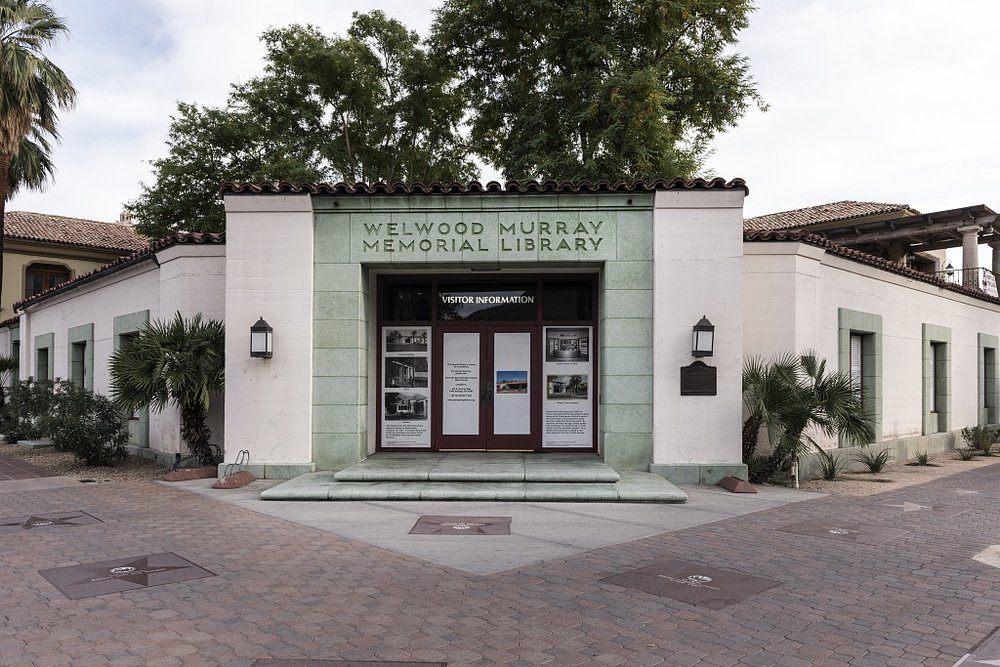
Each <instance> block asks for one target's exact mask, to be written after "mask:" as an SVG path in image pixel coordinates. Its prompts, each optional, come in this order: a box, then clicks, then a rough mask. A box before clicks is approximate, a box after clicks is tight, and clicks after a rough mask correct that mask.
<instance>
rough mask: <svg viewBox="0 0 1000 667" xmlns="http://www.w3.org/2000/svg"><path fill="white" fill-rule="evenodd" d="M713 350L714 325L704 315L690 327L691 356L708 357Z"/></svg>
mask: <svg viewBox="0 0 1000 667" xmlns="http://www.w3.org/2000/svg"><path fill="white" fill-rule="evenodd" d="M714 351H715V325H713V324H712V323H711V322H709V321H708V318H706V317H705V316H704V315H702V316H701V319H700V320H698V324H696V325H694V327H692V332H691V356H692V357H710V356H712V353H713V352H714Z"/></svg>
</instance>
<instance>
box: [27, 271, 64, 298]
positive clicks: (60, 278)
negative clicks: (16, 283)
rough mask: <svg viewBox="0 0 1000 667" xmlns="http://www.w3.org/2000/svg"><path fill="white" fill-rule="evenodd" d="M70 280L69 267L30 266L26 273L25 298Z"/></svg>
mask: <svg viewBox="0 0 1000 667" xmlns="http://www.w3.org/2000/svg"><path fill="white" fill-rule="evenodd" d="M69 279H70V271H69V267H67V266H62V265H60V264H29V265H28V266H27V267H26V268H25V271H24V298H25V299H27V298H28V297H29V296H34V295H35V294H38V293H40V292H44V291H45V290H47V289H49V288H50V287H55V286H56V285H58V284H59V283H64V282H66V281H67V280H69Z"/></svg>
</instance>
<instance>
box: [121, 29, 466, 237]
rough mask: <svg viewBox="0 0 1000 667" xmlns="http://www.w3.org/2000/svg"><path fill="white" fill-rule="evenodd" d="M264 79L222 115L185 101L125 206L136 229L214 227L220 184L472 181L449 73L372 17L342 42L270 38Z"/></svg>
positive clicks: (286, 34) (287, 32)
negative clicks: (146, 178)
mask: <svg viewBox="0 0 1000 667" xmlns="http://www.w3.org/2000/svg"><path fill="white" fill-rule="evenodd" d="M263 41H264V43H265V45H266V48H267V55H266V66H265V69H264V72H263V73H262V74H261V76H259V77H257V78H255V79H253V80H251V81H249V82H247V83H246V84H243V85H238V86H233V88H232V89H231V92H230V96H229V100H228V103H227V105H226V107H225V108H222V109H215V108H207V107H201V106H198V105H193V104H180V105H179V107H178V113H177V115H176V116H175V117H174V118H173V122H172V124H171V127H170V133H169V136H168V138H167V146H168V154H167V156H166V157H164V158H161V159H159V160H155V161H154V162H153V168H154V176H155V180H154V182H153V184H152V185H144V186H143V189H142V193H141V194H140V196H139V197H138V198H137V199H136V200H134V201H133V202H131V203H130V204H129V206H128V209H129V210H130V211H131V213H132V215H133V216H134V218H135V219H136V220H137V221H138V223H139V230H140V231H141V232H143V233H145V234H148V235H151V236H162V235H164V234H167V233H169V232H171V231H176V230H188V231H194V230H198V231H221V230H222V228H223V225H224V222H225V214H224V211H223V209H222V201H221V198H220V197H219V196H218V188H219V185H221V184H222V183H223V182H225V181H237V182H246V181H250V182H259V181H272V180H288V181H293V182H309V181H316V180H345V181H350V182H356V181H366V182H374V181H387V182H394V181H453V180H464V179H468V178H471V177H473V176H474V174H475V166H474V164H473V163H472V162H471V160H470V156H469V149H468V147H467V145H466V142H465V140H464V139H463V138H462V136H461V133H460V132H459V125H460V123H461V121H462V119H463V115H464V113H465V106H464V104H463V102H462V99H461V97H459V95H458V94H456V93H455V92H454V91H453V90H452V88H453V75H452V74H451V73H450V71H449V70H448V69H447V68H443V67H441V66H440V64H439V63H437V62H435V61H434V60H433V59H432V57H431V55H429V53H428V51H427V49H426V48H425V47H424V46H423V45H422V44H421V42H420V38H419V37H418V35H417V34H416V33H414V32H412V31H409V30H407V29H406V28H405V27H404V26H403V25H402V24H401V23H399V22H398V21H395V20H393V19H391V18H388V17H387V16H386V15H385V14H383V13H382V12H379V11H373V12H370V13H367V14H358V13H355V14H354V21H353V23H352V25H351V27H350V29H349V30H348V32H347V35H346V36H333V37H329V36H326V35H323V34H322V33H321V32H320V31H319V30H317V29H316V28H315V27H312V26H300V25H292V26H289V27H285V28H280V29H274V30H269V31H268V32H266V33H264V35H263Z"/></svg>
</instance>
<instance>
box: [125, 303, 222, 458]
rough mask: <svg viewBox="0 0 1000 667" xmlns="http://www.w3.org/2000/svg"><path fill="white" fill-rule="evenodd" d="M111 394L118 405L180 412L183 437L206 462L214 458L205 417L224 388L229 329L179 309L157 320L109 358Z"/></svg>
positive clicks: (132, 409) (192, 449)
mask: <svg viewBox="0 0 1000 667" xmlns="http://www.w3.org/2000/svg"><path fill="white" fill-rule="evenodd" d="M109 368H110V370H111V397H112V400H113V401H114V402H115V405H117V406H118V407H119V408H120V409H122V410H125V411H127V412H132V411H134V410H138V409H141V408H144V407H147V406H148V407H150V408H152V409H153V410H157V411H159V410H162V409H163V408H164V407H166V406H167V405H174V406H176V407H177V408H178V409H179V410H180V413H181V438H183V440H184V442H186V443H187V445H188V448H189V449H190V450H191V453H192V454H194V455H195V456H197V457H198V460H199V461H200V462H201V463H202V464H203V465H212V464H213V463H215V457H214V454H213V452H212V446H211V445H210V443H209V440H210V438H211V437H212V432H211V430H209V428H208V425H207V424H206V423H205V419H206V417H207V416H208V408H209V405H210V402H211V398H212V396H213V395H219V394H221V393H222V392H223V391H224V390H225V329H224V327H223V325H222V322H219V321H218V320H203V319H202V316H201V313H199V314H197V315H195V316H194V317H193V318H191V319H190V320H187V319H185V318H184V317H183V316H182V315H181V314H180V313H177V314H176V315H175V316H174V319H173V320H170V321H168V322H160V321H153V322H150V323H149V324H147V325H145V326H144V327H143V328H141V329H140V330H139V333H138V334H137V335H136V336H135V337H134V338H133V339H132V340H131V341H130V342H129V344H128V345H125V346H123V347H122V348H121V349H119V350H118V351H117V352H115V353H114V354H113V355H112V356H111V359H110V361H109Z"/></svg>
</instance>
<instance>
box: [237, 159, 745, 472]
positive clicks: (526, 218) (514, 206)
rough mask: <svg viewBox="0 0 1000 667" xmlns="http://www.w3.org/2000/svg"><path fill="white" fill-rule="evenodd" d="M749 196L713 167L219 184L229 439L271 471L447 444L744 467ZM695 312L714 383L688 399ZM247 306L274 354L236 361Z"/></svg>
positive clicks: (257, 468)
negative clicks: (566, 175) (491, 178)
mask: <svg viewBox="0 0 1000 667" xmlns="http://www.w3.org/2000/svg"><path fill="white" fill-rule="evenodd" d="M745 194H746V188H745V186H744V185H743V183H742V181H734V182H730V183H726V182H724V181H722V179H716V180H714V181H703V180H698V181H681V180H677V181H669V182H668V181H658V182H655V183H633V184H610V183H606V182H602V183H598V184H590V183H577V184H555V183H548V184H544V185H539V184H537V183H530V184H526V185H525V186H520V185H518V184H508V186H506V187H501V186H498V185H497V184H491V185H490V186H488V187H487V186H480V185H479V184H476V183H473V184H470V185H468V186H457V185H456V186H451V187H447V188H445V187H434V188H425V187H423V186H419V185H413V186H402V185H399V186H392V187H389V186H373V187H371V188H368V187H364V186H345V185H337V186H310V187H294V186H290V185H286V184H280V185H261V186H227V187H226V188H225V189H224V195H225V201H226V210H227V251H226V323H227V347H226V383H227V392H226V394H227V395H226V437H227V440H228V441H229V442H238V443H240V448H241V449H248V450H249V451H250V458H251V462H252V465H251V466H250V469H251V470H252V471H253V472H255V473H256V474H258V476H264V477H276V478H283V477H289V476H292V475H295V474H299V473H302V472H308V471H312V470H316V469H323V470H331V469H332V470H336V469H340V468H343V467H345V466H348V465H350V464H353V463H355V462H357V461H359V460H361V459H363V458H365V457H366V456H368V455H370V454H372V453H376V452H391V451H407V452H433V451H444V450H478V451H484V450H485V451H533V452H593V453H597V454H599V455H600V456H601V457H602V458H603V459H604V460H605V461H606V462H607V463H609V464H610V465H612V466H614V467H615V468H617V469H619V470H624V471H628V470H643V471H649V470H652V471H654V472H658V473H660V474H662V475H663V476H665V477H667V478H668V479H671V480H672V481H680V482H692V481H693V482H697V481H710V482H714V481H716V480H717V479H718V478H720V477H722V476H724V475H728V474H734V473H736V474H739V473H741V472H743V471H744V470H745V469H744V467H743V466H742V463H741V462H740V446H739V428H740V363H741V361H740V360H741V357H742V350H741V347H742V324H741V316H742V302H741V288H740V285H741V259H742V232H741V229H742V203H743V198H744V196H745ZM706 315H707V317H708V318H709V319H710V320H711V321H712V322H713V323H714V324H715V326H716V332H717V333H716V346H715V355H714V357H712V358H710V359H709V360H708V361H710V362H711V363H712V366H713V367H714V368H715V369H716V371H717V373H716V377H717V384H716V385H714V386H713V387H712V390H713V391H712V393H711V394H709V393H707V392H705V393H703V394H702V395H687V394H683V395H682V392H681V380H680V376H681V368H682V367H686V366H688V365H690V364H691V362H692V356H691V331H692V325H694V324H695V323H696V322H698V321H699V319H700V318H701V317H702V316H706ZM259 318H263V319H265V320H266V321H267V322H268V323H270V325H271V326H272V328H273V330H274V332H273V356H272V357H271V358H269V359H260V358H252V357H250V356H249V354H248V350H249V327H250V325H251V324H253V323H254V322H256V321H257V320H258V319H259ZM230 449H232V448H230ZM231 454H232V455H234V453H231Z"/></svg>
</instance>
